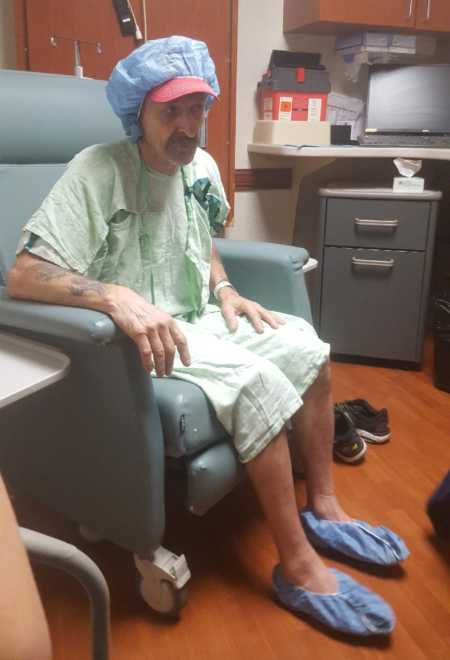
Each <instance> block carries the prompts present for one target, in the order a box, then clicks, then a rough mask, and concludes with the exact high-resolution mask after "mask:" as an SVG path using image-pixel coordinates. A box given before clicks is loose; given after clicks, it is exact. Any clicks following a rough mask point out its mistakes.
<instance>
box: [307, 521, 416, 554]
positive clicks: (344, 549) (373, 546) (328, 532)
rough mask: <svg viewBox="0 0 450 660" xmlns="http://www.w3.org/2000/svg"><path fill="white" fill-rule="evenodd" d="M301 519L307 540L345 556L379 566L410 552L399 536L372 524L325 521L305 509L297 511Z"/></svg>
mask: <svg viewBox="0 0 450 660" xmlns="http://www.w3.org/2000/svg"><path fill="white" fill-rule="evenodd" d="M300 519H301V522H302V524H303V529H304V531H305V534H306V536H307V537H308V540H309V542H310V543H311V545H312V546H313V547H314V548H316V549H317V550H334V551H336V552H339V553H340V554H342V555H343V556H344V557H348V558H350V559H357V560H359V561H364V562H367V563H370V564H377V565H378V566H391V565H393V564H396V563H398V562H399V561H403V560H404V559H406V558H407V557H408V555H409V550H408V548H407V547H406V545H405V543H404V542H403V541H402V539H401V538H400V537H399V536H397V534H395V533H394V532H392V531H391V530H390V529H388V528H387V527H382V526H377V527H375V526H373V525H369V524H368V523H366V522H363V521H362V520H349V521H333V520H327V519H325V518H321V517H320V516H318V515H317V514H316V513H315V512H313V511H310V510H308V509H304V510H303V511H301V512H300Z"/></svg>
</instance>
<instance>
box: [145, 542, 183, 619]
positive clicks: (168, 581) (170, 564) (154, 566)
mask: <svg viewBox="0 0 450 660" xmlns="http://www.w3.org/2000/svg"><path fill="white" fill-rule="evenodd" d="M134 561H135V564H136V568H137V570H138V571H139V573H140V576H141V581H140V592H141V596H142V598H143V599H144V600H145V602H146V603H147V605H148V606H149V607H150V608H151V609H152V610H155V611H156V612H160V613H161V614H166V615H167V616H173V617H178V616H179V615H180V611H181V609H182V608H183V607H184V606H185V604H186V601H187V582H188V580H189V579H190V577H191V572H190V570H189V568H188V565H187V562H186V558H185V556H184V555H180V556H179V557H178V556H177V555H175V554H173V552H170V550H167V549H166V548H163V547H162V546H160V547H159V548H157V549H156V550H155V552H154V554H153V559H152V560H149V559H142V558H141V557H138V556H137V555H134Z"/></svg>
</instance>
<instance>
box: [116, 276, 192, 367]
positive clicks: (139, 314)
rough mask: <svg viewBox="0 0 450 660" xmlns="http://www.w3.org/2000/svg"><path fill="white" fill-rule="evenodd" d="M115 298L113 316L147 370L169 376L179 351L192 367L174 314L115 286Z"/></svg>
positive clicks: (185, 362)
mask: <svg viewBox="0 0 450 660" xmlns="http://www.w3.org/2000/svg"><path fill="white" fill-rule="evenodd" d="M112 299H113V302H112V305H111V309H110V310H109V314H110V316H111V318H112V319H113V321H114V322H115V323H116V324H117V325H118V326H119V328H120V329H121V330H123V332H124V333H125V334H126V335H128V336H129V337H131V339H132V340H133V341H134V342H135V343H136V345H137V347H138V349H139V353H140V356H141V360H142V364H143V366H144V369H146V370H147V371H149V372H151V371H152V370H153V369H155V371H156V375H157V376H169V375H170V374H171V372H172V369H173V361H174V359H175V351H176V350H177V351H178V353H179V354H180V358H181V361H182V363H183V364H184V365H185V366H189V365H190V363H191V356H190V355H189V349H188V346H187V342H186V338H185V336H184V335H183V333H182V332H181V330H180V329H179V328H178V326H177V324H176V322H175V320H174V319H173V318H172V317H171V316H170V314H167V313H166V312H164V311H162V310H161V309H159V308H158V307H155V305H151V304H150V303H148V302H147V301H146V300H144V298H142V297H141V296H140V295H138V294H137V293H135V292H134V291H132V290H131V289H128V288H126V287H122V286H114V288H113V292H112Z"/></svg>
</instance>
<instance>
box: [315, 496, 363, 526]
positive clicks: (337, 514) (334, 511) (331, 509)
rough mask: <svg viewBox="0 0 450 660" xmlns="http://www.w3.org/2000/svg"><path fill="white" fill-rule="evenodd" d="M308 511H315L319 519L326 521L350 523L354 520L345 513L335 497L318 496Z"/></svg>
mask: <svg viewBox="0 0 450 660" xmlns="http://www.w3.org/2000/svg"><path fill="white" fill-rule="evenodd" d="M308 504H309V503H308ZM308 509H311V510H313V511H314V513H315V514H316V515H317V517H318V518H324V519H325V520H333V521H335V522H350V521H351V520H352V518H350V516H348V515H347V514H346V513H345V511H344V509H343V508H342V507H341V505H340V504H339V502H338V500H337V498H336V496H335V495H316V496H315V497H314V499H313V501H312V502H311V504H310V506H308Z"/></svg>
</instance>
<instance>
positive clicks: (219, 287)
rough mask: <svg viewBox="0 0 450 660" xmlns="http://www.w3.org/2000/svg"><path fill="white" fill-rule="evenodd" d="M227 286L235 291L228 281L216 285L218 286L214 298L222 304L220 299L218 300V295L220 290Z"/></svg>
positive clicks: (214, 291)
mask: <svg viewBox="0 0 450 660" xmlns="http://www.w3.org/2000/svg"><path fill="white" fill-rule="evenodd" d="M226 286H231V288H232V289H234V286H233V285H232V284H231V282H229V281H228V280H222V281H221V282H219V283H218V284H216V286H215V287H214V290H213V296H214V298H215V299H216V300H217V301H219V302H220V298H218V294H219V291H220V289H223V288H224V287H226Z"/></svg>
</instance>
